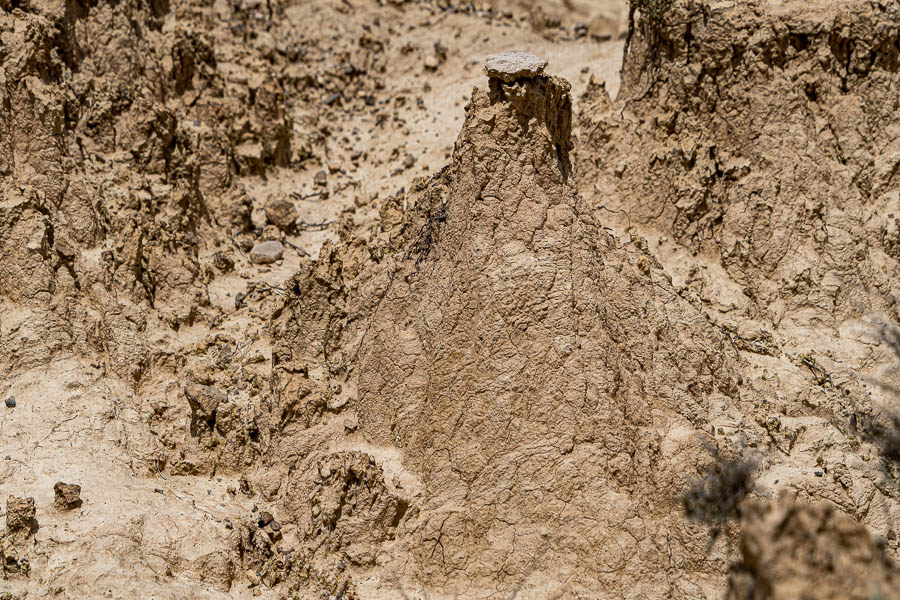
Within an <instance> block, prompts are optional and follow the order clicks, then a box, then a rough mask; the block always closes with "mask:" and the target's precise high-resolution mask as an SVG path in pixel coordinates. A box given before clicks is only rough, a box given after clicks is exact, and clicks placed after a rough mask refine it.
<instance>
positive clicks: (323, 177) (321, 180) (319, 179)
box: [315, 171, 328, 186]
mask: <svg viewBox="0 0 900 600" xmlns="http://www.w3.org/2000/svg"><path fill="white" fill-rule="evenodd" d="M315 183H316V185H318V186H324V185H326V184H327V183H328V174H327V173H325V171H319V172H318V173H316V178H315Z"/></svg>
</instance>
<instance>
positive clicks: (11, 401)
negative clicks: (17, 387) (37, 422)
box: [6, 396, 16, 408]
mask: <svg viewBox="0 0 900 600" xmlns="http://www.w3.org/2000/svg"><path fill="white" fill-rule="evenodd" d="M15 407H16V399H15V398H13V397H12V396H10V397H9V398H7V399H6V408H15Z"/></svg>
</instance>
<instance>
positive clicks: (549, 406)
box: [276, 74, 739, 598]
mask: <svg viewBox="0 0 900 600" xmlns="http://www.w3.org/2000/svg"><path fill="white" fill-rule="evenodd" d="M489 84H490V86H489V90H488V91H486V92H485V91H480V90H477V89H476V90H475V92H474V93H473V95H472V99H471V102H470V103H469V105H468V107H467V109H466V113H467V116H466V120H465V124H464V125H463V129H462V132H461V133H460V135H459V138H458V140H457V142H456V146H455V151H454V155H453V159H452V163H451V165H450V166H449V167H448V168H446V169H444V170H443V171H442V172H441V173H440V174H439V175H437V176H435V177H434V178H433V179H432V180H431V181H429V182H427V183H426V184H423V185H419V186H417V187H416V188H415V189H414V190H413V192H412V193H410V194H409V195H408V196H407V200H406V202H407V203H408V205H409V210H408V212H407V217H406V220H405V221H404V223H403V224H402V225H399V226H397V227H396V228H395V230H394V231H393V237H392V238H391V239H392V242H393V244H394V245H395V247H397V249H396V250H395V251H393V252H387V253H386V254H385V255H384V256H378V257H377V260H378V264H372V265H371V266H369V267H367V268H364V269H363V270H362V272H361V273H360V274H359V275H355V273H354V272H355V271H356V270H357V269H358V268H357V267H356V266H355V263H354V260H351V258H349V257H348V255H346V254H345V255H343V258H342V259H340V260H338V259H337V258H335V257H336V254H332V255H329V254H328V251H326V252H325V254H323V258H321V259H320V261H319V264H318V265H315V266H312V267H310V270H309V271H308V272H306V273H301V274H298V275H297V276H296V277H295V279H294V282H293V283H294V285H293V290H294V293H295V297H294V298H292V299H291V300H289V301H288V303H287V305H286V307H285V310H284V311H283V313H282V316H281V317H280V319H279V321H277V322H276V328H277V331H278V332H279V336H281V335H282V334H284V337H285V338H286V339H289V340H293V341H291V342H288V343H286V345H285V346H284V347H282V348H281V349H280V350H277V351H276V360H281V361H284V364H282V365H281V367H280V370H279V387H280V389H281V405H282V406H283V407H287V406H290V408H289V409H285V411H286V413H285V414H288V412H290V413H291V414H293V415H296V414H308V413H312V412H314V409H312V408H310V406H313V405H314V404H315V402H323V400H322V398H323V397H328V396H329V394H331V395H333V390H335V389H337V382H340V383H341V385H342V386H343V387H342V388H341V390H342V391H341V392H340V393H341V394H351V395H352V396H353V398H352V400H353V404H352V406H353V408H355V409H356V411H357V412H358V417H359V428H360V432H361V434H362V437H364V438H365V440H366V441H367V442H368V443H369V444H372V445H374V446H375V447H380V448H393V447H396V448H399V449H400V451H401V455H402V463H403V467H404V469H405V471H404V472H405V473H406V474H407V475H408V476H409V477H410V479H411V481H412V483H411V484H408V486H407V487H408V488H409V489H410V490H417V491H419V492H420V493H419V496H418V497H416V498H413V499H412V501H411V502H412V507H413V509H414V510H413V509H411V510H410V511H408V515H407V516H406V518H405V519H404V522H403V530H402V533H403V535H402V543H403V545H404V551H403V552H402V553H399V554H398V556H401V557H402V558H400V559H398V561H397V563H396V570H395V571H393V572H394V573H395V574H396V575H397V577H398V585H410V586H415V585H421V586H422V587H423V588H424V589H427V590H430V591H431V592H432V593H438V594H447V595H451V596H452V595H453V594H454V593H460V594H464V595H466V596H468V594H470V593H474V592H473V590H479V594H481V595H484V594H487V595H488V596H491V594H494V595H497V597H506V596H507V595H508V594H509V593H511V591H512V590H514V589H517V588H519V587H520V586H521V587H522V589H528V590H533V591H534V593H540V594H541V597H545V594H552V593H560V594H562V595H563V597H574V596H570V595H571V594H576V593H578V592H579V591H581V592H585V591H588V590H590V591H591V593H592V594H597V593H613V594H615V595H617V596H620V597H660V598H661V597H668V595H669V594H670V592H671V590H672V589H673V586H679V585H682V584H681V583H678V581H677V580H678V579H680V578H678V577H675V576H674V575H673V573H674V571H673V570H674V569H676V568H677V569H683V570H685V571H690V572H693V575H692V577H691V579H693V580H694V581H695V582H697V581H699V582H702V581H703V580H704V577H705V575H704V573H707V574H712V573H715V572H719V573H721V572H722V569H721V565H712V566H710V565H708V564H705V563H704V561H701V560H694V559H689V558H688V557H689V556H691V557H699V556H700V555H701V554H702V553H703V551H702V550H701V549H702V548H703V547H704V546H705V544H706V542H707V538H706V537H705V536H698V537H697V539H694V537H695V536H694V534H693V533H688V532H686V531H685V525H684V521H683V517H682V514H681V512H680V507H679V505H678V494H679V492H680V490H681V489H682V486H683V482H684V477H685V475H684V474H685V472H691V473H693V472H695V469H696V465H697V463H698V462H699V461H702V460H704V457H705V456H706V455H707V453H706V451H705V450H704V438H706V437H707V433H708V431H709V415H710V412H711V411H713V412H718V413H721V412H722V411H723V410H729V407H731V408H730V410H734V408H733V406H734V405H735V399H736V397H737V395H738V389H739V381H738V378H737V370H736V364H737V363H736V360H737V359H736V356H735V352H734V351H733V350H732V349H731V348H730V346H729V345H728V344H727V342H726V339H725V338H724V337H723V336H722V335H720V334H719V332H718V331H717V330H715V329H714V328H713V327H712V326H711V325H709V324H708V323H707V322H706V321H705V319H704V318H703V317H702V315H701V314H700V313H699V312H698V311H696V310H695V309H693V308H692V307H691V306H690V305H689V304H688V303H687V302H685V301H683V300H682V299H681V298H679V297H678V296H677V295H676V294H675V293H674V292H673V290H672V287H671V285H670V282H669V280H668V279H667V277H666V276H665V275H664V274H663V273H662V272H661V271H660V270H659V268H658V266H657V265H656V263H655V261H654V259H653V258H652V257H651V256H650V255H649V254H647V253H646V252H645V251H643V250H642V249H641V246H642V244H641V242H640V240H635V241H634V242H630V243H628V244H625V245H621V243H620V242H619V241H618V240H617V239H615V238H614V237H613V236H611V235H610V234H608V233H607V232H606V231H604V229H603V228H602V227H601V225H600V224H599V223H598V222H597V220H596V219H595V218H594V216H593V215H592V213H591V210H590V208H588V207H587V206H586V205H585V204H584V203H583V202H582V200H581V199H580V198H579V197H578V194H577V193H576V191H575V188H574V187H573V183H572V177H571V174H570V163H569V149H570V123H571V100H570V96H569V84H568V83H567V82H566V81H564V80H562V79H559V78H556V77H552V76H545V75H539V74H535V75H533V76H529V77H528V78H520V79H517V80H515V81H512V82H510V83H506V82H504V81H502V80H501V79H500V78H499V77H493V78H490V80H489ZM369 254H370V255H372V254H374V251H373V250H372V246H370V249H369ZM326 299H327V301H326ZM316 352H318V353H319V354H318V356H317V357H316V356H315V354H316ZM279 356H280V358H278V357H279ZM323 357H324V358H325V360H326V364H325V365H323V366H317V365H315V361H318V362H319V364H320V365H321V360H322V358H323ZM306 361H310V362H306ZM311 362H312V364H310V363H311ZM323 367H324V368H323ZM311 389H312V390H318V392H315V393H310V390H311ZM328 390H331V391H328ZM352 390H355V394H354V392H353V391H352ZM298 398H302V399H303V400H298ZM311 398H317V400H311ZM304 407H305V408H304ZM290 418H296V417H290ZM651 515H652V518H648V517H650V516H651ZM385 560H386V561H387V560H389V559H388V558H385ZM676 564H677V567H676ZM720 581H721V580H720ZM691 585H693V586H694V588H692V589H695V591H696V592H697V593H699V590H700V588H699V587H696V585H697V584H691ZM701 586H702V583H701ZM491 597H493V596H491Z"/></svg>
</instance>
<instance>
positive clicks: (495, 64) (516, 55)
mask: <svg viewBox="0 0 900 600" xmlns="http://www.w3.org/2000/svg"><path fill="white" fill-rule="evenodd" d="M546 66H547V61H546V60H544V59H543V58H541V57H539V56H535V55H534V54H529V53H527V52H521V51H519V50H510V51H508V52H500V53H499V54H491V55H490V56H488V57H487V58H486V59H484V70H485V71H486V72H487V75H488V77H490V78H496V79H502V80H503V81H505V82H506V83H512V82H513V81H516V80H517V79H534V78H535V77H538V76H539V75H543V73H544V67H546Z"/></svg>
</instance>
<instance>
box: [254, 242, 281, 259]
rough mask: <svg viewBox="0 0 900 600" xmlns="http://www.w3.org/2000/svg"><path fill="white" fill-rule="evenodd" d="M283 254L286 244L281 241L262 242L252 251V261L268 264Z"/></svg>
mask: <svg viewBox="0 0 900 600" xmlns="http://www.w3.org/2000/svg"><path fill="white" fill-rule="evenodd" d="M283 254H284V245H283V244H282V243H281V242H277V241H275V240H270V241H268V242H260V243H259V244H257V245H255V246H253V250H251V251H250V262H253V263H256V264H258V265H267V264H271V263H273V262H275V261H277V260H279V259H280V258H281V256H282V255H283Z"/></svg>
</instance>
